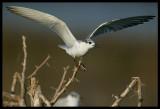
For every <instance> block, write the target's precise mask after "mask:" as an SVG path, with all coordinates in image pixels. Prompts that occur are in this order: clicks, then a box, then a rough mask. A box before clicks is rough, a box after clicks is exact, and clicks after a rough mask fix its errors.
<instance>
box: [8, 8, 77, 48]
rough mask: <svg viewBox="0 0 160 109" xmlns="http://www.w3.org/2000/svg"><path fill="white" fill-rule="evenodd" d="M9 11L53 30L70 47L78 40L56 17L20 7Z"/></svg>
mask: <svg viewBox="0 0 160 109" xmlns="http://www.w3.org/2000/svg"><path fill="white" fill-rule="evenodd" d="M7 9H8V10H9V11H11V12H12V13H15V14H16V15H18V16H22V17H24V18H27V19H30V20H33V21H36V22H39V23H41V24H43V25H46V26H47V27H49V28H51V29H52V30H53V31H54V32H56V33H57V34H58V35H59V36H60V37H61V38H62V39H63V41H64V42H65V44H66V45H67V46H68V47H72V46H73V45H74V43H75V42H76V41H77V40H76V38H75V37H74V36H73V35H72V33H71V31H70V30H69V28H68V26H67V25H66V24H65V23H64V22H63V21H62V20H60V19H58V18H56V17H55V16H52V15H50V14H47V13H44V12H40V11H37V10H34V9H30V8H24V7H18V6H7Z"/></svg>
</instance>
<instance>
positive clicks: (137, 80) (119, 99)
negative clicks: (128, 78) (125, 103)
mask: <svg viewBox="0 0 160 109" xmlns="http://www.w3.org/2000/svg"><path fill="white" fill-rule="evenodd" d="M135 84H138V91H137V92H138V107H140V106H142V93H141V91H142V90H141V84H142V83H141V81H140V78H139V77H132V82H131V83H130V84H129V86H128V87H127V88H126V90H125V91H124V92H123V93H122V94H121V95H120V96H115V98H116V101H115V102H114V103H113V105H112V107H117V106H118V105H119V102H120V101H121V100H122V99H123V98H124V97H125V96H126V95H127V94H128V93H129V92H130V90H131V89H132V88H133V86H135Z"/></svg>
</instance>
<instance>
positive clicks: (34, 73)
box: [26, 55, 51, 79]
mask: <svg viewBox="0 0 160 109" xmlns="http://www.w3.org/2000/svg"><path fill="white" fill-rule="evenodd" d="M50 57H51V56H50V55H48V57H47V58H46V59H45V60H44V61H43V62H42V63H41V64H40V65H39V66H38V67H37V68H36V69H35V71H34V72H33V73H32V74H31V75H30V76H28V77H27V78H26V79H29V78H31V77H32V76H34V75H36V73H37V71H38V70H39V69H40V68H41V67H42V66H43V65H44V64H45V63H46V62H47V61H48V60H49V58H50Z"/></svg>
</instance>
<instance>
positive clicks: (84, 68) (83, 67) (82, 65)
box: [80, 57, 86, 71]
mask: <svg viewBox="0 0 160 109" xmlns="http://www.w3.org/2000/svg"><path fill="white" fill-rule="evenodd" d="M80 61H81V65H80V66H81V68H82V69H83V70H84V71H86V67H85V66H84V64H83V63H82V57H81V58H80Z"/></svg>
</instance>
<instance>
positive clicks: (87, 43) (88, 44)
mask: <svg viewBox="0 0 160 109" xmlns="http://www.w3.org/2000/svg"><path fill="white" fill-rule="evenodd" d="M84 42H85V43H86V46H88V48H90V49H91V48H93V47H96V48H99V46H98V45H97V44H96V43H95V42H94V41H93V40H91V39H86V40H85V41H84Z"/></svg>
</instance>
